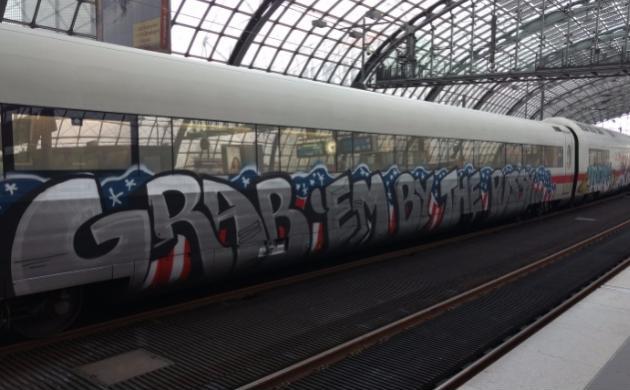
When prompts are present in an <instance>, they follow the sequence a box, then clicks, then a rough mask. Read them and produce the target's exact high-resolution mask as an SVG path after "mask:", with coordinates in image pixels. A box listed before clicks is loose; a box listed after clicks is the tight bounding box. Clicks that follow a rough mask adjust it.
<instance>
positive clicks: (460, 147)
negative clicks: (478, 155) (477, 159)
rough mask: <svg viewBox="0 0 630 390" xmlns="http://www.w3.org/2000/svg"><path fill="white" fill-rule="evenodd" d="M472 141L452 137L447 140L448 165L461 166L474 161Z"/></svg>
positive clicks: (451, 166)
mask: <svg viewBox="0 0 630 390" xmlns="http://www.w3.org/2000/svg"><path fill="white" fill-rule="evenodd" d="M474 150H475V142H474V141H465V140H459V139H453V140H450V141H449V152H448V164H447V165H448V167H449V168H455V167H458V168H463V167H464V165H466V164H473V163H474V154H475V153H474Z"/></svg>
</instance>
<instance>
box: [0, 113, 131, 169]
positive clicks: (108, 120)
mask: <svg viewBox="0 0 630 390" xmlns="http://www.w3.org/2000/svg"><path fill="white" fill-rule="evenodd" d="M5 119H8V120H9V121H10V127H11V132H12V136H13V156H14V169H15V170H18V171H20V170H36V171H47V170H53V171H54V170H122V169H127V168H128V167H129V166H130V165H131V138H132V136H131V133H132V131H131V130H132V126H135V122H136V119H135V117H134V116H131V115H117V114H103V113H93V112H85V111H70V110H54V109H50V108H31V107H21V108H17V109H13V110H10V112H9V115H7V116H5Z"/></svg>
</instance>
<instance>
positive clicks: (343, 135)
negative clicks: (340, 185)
mask: <svg viewBox="0 0 630 390" xmlns="http://www.w3.org/2000/svg"><path fill="white" fill-rule="evenodd" d="M352 138H353V137H352V133H350V132H347V131H338V132H337V145H336V149H337V171H338V172H343V171H347V170H351V169H352V168H353V167H354V154H353V153H352V151H353V149H354V147H353V139H352Z"/></svg>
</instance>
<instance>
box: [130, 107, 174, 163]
mask: <svg viewBox="0 0 630 390" xmlns="http://www.w3.org/2000/svg"><path fill="white" fill-rule="evenodd" d="M138 145H139V151H140V163H141V164H143V165H144V166H145V167H147V168H148V169H150V170H151V171H152V172H154V173H160V172H164V171H170V170H171V169H173V148H172V127H171V119H170V118H160V117H154V116H144V117H139V118H138Z"/></svg>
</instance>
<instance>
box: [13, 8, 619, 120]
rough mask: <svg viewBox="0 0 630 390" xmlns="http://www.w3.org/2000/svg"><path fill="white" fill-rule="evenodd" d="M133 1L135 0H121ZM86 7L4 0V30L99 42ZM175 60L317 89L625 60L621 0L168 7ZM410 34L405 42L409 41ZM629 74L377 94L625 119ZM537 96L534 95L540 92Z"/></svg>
mask: <svg viewBox="0 0 630 390" xmlns="http://www.w3.org/2000/svg"><path fill="white" fill-rule="evenodd" d="M126 1H140V0H126ZM94 4H95V3H94V0H8V4H7V6H6V10H5V13H4V18H3V21H4V22H13V23H20V24H25V25H28V26H31V27H40V28H48V29H53V30H58V31H62V32H66V33H69V34H73V35H81V36H85V37H92V38H93V37H94V36H95V5H94ZM171 22H172V27H171V29H172V30H171V32H172V51H173V54H175V55H181V56H186V57H192V58H195V59H199V60H206V61H215V62H221V63H226V64H231V65H235V66H243V67H249V68H255V69H261V70H264V71H268V72H274V73H280V74H284V75H287V76H292V77H301V78H306V79H313V80H317V81H321V82H325V83H332V84H340V85H345V86H348V87H350V86H353V85H354V86H357V85H362V84H363V83H367V85H368V86H369V85H371V83H370V80H372V78H373V75H374V72H375V70H376V69H377V68H378V67H387V66H391V65H392V64H395V63H396V62H397V61H399V59H400V58H401V57H402V56H404V55H405V53H410V49H409V47H410V45H413V49H412V52H413V55H414V56H415V60H416V61H417V64H418V65H419V66H420V67H421V68H422V69H423V71H424V72H425V76H426V74H429V75H431V74H442V75H462V74H477V75H480V74H484V73H497V72H512V71H521V72H523V71H532V70H535V69H536V67H537V66H541V65H544V66H547V67H556V68H562V67H579V66H588V65H592V64H594V63H595V64H598V65H602V64H603V65H609V66H615V65H616V64H621V63H624V62H628V56H627V54H628V53H627V49H628V33H629V22H630V2H628V1H620V0H608V1H607V0H599V1H597V0H569V1H560V0H385V1H383V0H293V1H283V0H213V1H212V0H172V2H171ZM410 35H413V40H409V36H410ZM629 80H630V79H629V78H628V76H627V75H623V74H622V75H619V76H615V77H606V78H583V79H570V80H554V81H545V82H544V92H542V93H541V91H542V89H541V85H543V84H541V83H539V82H537V81H530V82H517V81H513V82H484V83H479V84H457V85H454V84H448V85H437V86H436V85H432V86H416V87H404V88H386V89H376V88H374V87H368V89H373V90H375V91H377V92H382V93H387V94H393V95H397V96H402V97H407V98H412V99H422V100H431V101H435V102H441V103H446V104H452V105H458V106H465V107H470V108H475V109H481V110H486V111H492V112H497V113H502V114H508V115H516V116H520V117H528V118H540V117H541V113H540V106H541V100H544V102H545V104H544V110H543V116H544V117H548V116H554V115H562V116H566V117H570V118H573V119H576V120H579V121H583V122H589V123H596V122H601V121H603V120H606V119H610V118H614V117H618V116H620V115H621V114H624V113H626V112H628V111H630V106H629V105H628V101H627V99H626V98H625V96H626V92H627V90H628V89H630V83H629V82H628V81H629ZM541 95H542V96H541Z"/></svg>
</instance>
